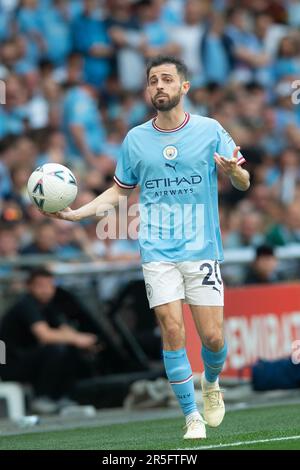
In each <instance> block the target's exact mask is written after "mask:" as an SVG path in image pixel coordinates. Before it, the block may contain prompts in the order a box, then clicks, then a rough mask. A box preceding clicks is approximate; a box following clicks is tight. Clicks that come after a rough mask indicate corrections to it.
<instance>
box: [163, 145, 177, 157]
mask: <svg viewBox="0 0 300 470" xmlns="http://www.w3.org/2000/svg"><path fill="white" fill-rule="evenodd" d="M177 155H178V150H177V148H176V147H175V146H174V145H167V147H165V148H164V149H163V156H164V157H165V158H166V159H167V160H175V158H176V157H177Z"/></svg>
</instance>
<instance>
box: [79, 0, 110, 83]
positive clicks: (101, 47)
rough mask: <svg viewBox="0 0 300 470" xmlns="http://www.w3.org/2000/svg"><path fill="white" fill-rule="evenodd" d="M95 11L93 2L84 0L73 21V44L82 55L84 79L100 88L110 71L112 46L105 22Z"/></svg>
mask: <svg viewBox="0 0 300 470" xmlns="http://www.w3.org/2000/svg"><path fill="white" fill-rule="evenodd" d="M96 13H97V10H96V9H95V8H94V5H93V2H91V1H90V0H85V3H84V12H83V14H82V15H80V16H79V17H78V18H77V19H76V20H75V21H74V23H73V27H72V31H73V45H74V49H75V50H76V51H77V52H80V53H82V54H83V56H84V77H85V81H86V82H87V83H89V84H91V85H93V86H95V87H97V88H102V87H103V85H104V83H105V80H106V79H107V77H108V76H109V74H110V71H111V63H110V58H111V57H112V54H113V48H112V46H111V41H110V38H109V36H108V34H107V29H106V24H105V22H104V21H103V20H101V19H100V18H98V17H97V15H96Z"/></svg>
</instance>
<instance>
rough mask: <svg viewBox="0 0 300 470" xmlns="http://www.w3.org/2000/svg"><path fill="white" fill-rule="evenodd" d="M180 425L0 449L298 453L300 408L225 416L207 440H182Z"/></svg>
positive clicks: (95, 432) (23, 437)
mask: <svg viewBox="0 0 300 470" xmlns="http://www.w3.org/2000/svg"><path fill="white" fill-rule="evenodd" d="M183 424H184V420H183V419H178V418H172V419H159V420H155V421H144V422H135V423H126V424H112V425H109V426H100V427H90V428H89V427H86V428H80V429H72V430H63V431H54V432H53V431H52V432H40V433H38V432H35V433H31V434H19V435H13V436H12V435H11V436H4V437H1V438H0V450H23V449H30V450H138V449H141V450H169V449H171V450H174V449H193V448H194V449H197V450H201V449H203V450H205V449H210V450H213V449H216V450H217V449H221V450H225V449H231V450H232V449H238V450H242V449H258V450H260V449H270V450H271V449H278V450H283V449H297V450H300V404H297V405H280V406H270V407H264V408H261V407H260V408H255V409H247V410H238V411H229V412H228V413H227V414H226V416H225V419H224V422H223V423H222V425H221V426H220V427H219V428H209V427H207V439H205V440H196V441H193V440H188V441H184V440H183V439H182V436H183V430H182V427H183Z"/></svg>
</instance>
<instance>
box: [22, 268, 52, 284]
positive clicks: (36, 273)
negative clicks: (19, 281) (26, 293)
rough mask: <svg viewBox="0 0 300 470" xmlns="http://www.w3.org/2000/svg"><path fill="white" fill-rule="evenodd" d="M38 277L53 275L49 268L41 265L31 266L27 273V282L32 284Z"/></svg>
mask: <svg viewBox="0 0 300 470" xmlns="http://www.w3.org/2000/svg"><path fill="white" fill-rule="evenodd" d="M38 277H48V278H49V277H51V278H53V277H54V276H53V274H52V272H51V271H49V269H47V268H44V267H43V266H39V267H36V268H32V269H31V270H30V271H29V273H28V277H27V284H32V283H33V282H34V281H35V280H36V279H37V278H38Z"/></svg>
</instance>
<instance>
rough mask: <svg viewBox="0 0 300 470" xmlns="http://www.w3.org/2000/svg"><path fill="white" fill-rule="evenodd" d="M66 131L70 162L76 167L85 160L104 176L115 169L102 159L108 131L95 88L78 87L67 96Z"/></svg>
mask: <svg viewBox="0 0 300 470" xmlns="http://www.w3.org/2000/svg"><path fill="white" fill-rule="evenodd" d="M63 131H64V132H65V135H66V139H67V159H69V160H70V161H71V162H72V163H73V164H74V163H75V164H76V163H77V164H78V163H79V162H80V159H81V160H82V159H84V160H85V163H87V164H88V165H90V166H94V167H97V168H98V169H100V170H103V171H104V172H107V171H108V169H111V168H112V166H114V164H113V161H112V160H111V159H110V158H106V157H104V156H100V154H101V152H102V148H103V143H104V140H105V130H104V127H103V124H102V119H101V115H100V112H99V110H98V107H97V93H96V91H95V89H94V88H93V87H91V86H89V85H82V86H76V87H73V88H71V89H70V90H69V91H68V92H67V93H66V96H65V99H64V102H63ZM106 162H107V165H108V167H107V165H105V163H106ZM82 163H83V162H82Z"/></svg>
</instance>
